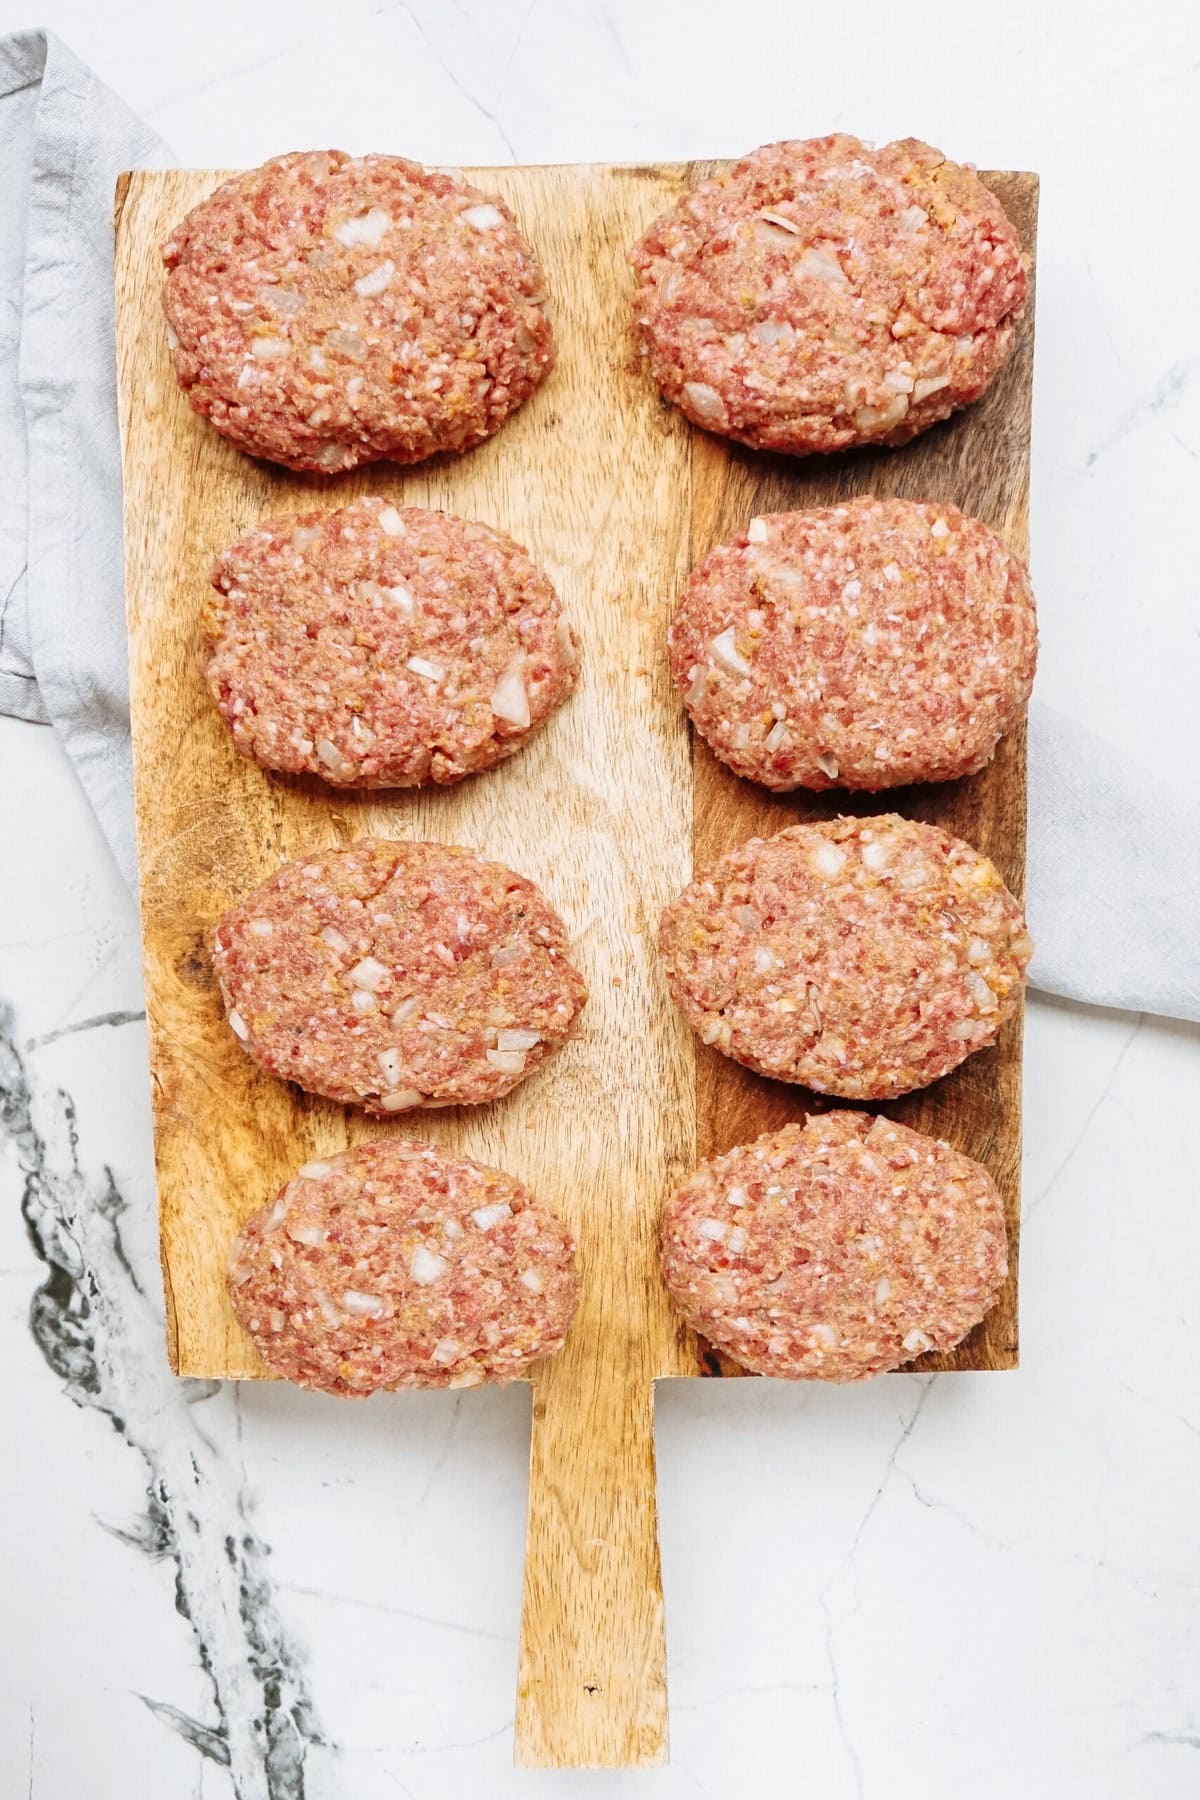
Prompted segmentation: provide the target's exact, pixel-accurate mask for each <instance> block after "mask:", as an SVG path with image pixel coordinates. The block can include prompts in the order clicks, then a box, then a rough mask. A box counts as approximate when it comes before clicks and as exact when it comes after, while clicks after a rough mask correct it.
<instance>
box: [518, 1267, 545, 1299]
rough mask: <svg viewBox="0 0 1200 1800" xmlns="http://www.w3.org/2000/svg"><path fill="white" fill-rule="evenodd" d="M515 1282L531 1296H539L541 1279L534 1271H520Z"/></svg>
mask: <svg viewBox="0 0 1200 1800" xmlns="http://www.w3.org/2000/svg"><path fill="white" fill-rule="evenodd" d="M517 1280H518V1281H519V1282H520V1284H521V1286H522V1287H525V1288H528V1289H529V1291H530V1293H531V1294H540V1293H541V1291H542V1278H541V1276H540V1275H539V1274H538V1272H537V1270H536V1269H532V1268H531V1269H522V1270H521V1273H520V1274H519V1275H518V1276H517Z"/></svg>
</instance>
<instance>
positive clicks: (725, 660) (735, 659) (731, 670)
mask: <svg viewBox="0 0 1200 1800" xmlns="http://www.w3.org/2000/svg"><path fill="white" fill-rule="evenodd" d="M734 635H735V634H734V627H733V626H732V625H730V626H728V627H727V628H726V629H725V630H724V631H720V632H718V633H717V635H716V637H715V638H714V639H713V640H712V643H711V644H710V645H709V654H710V655H711V657H712V659H713V661H714V662H715V663H716V664H717V666H718V668H722V669H724V670H725V672H726V674H727V675H749V674H751V673H752V670H751V667H750V664H749V663H748V662H747V661H746V658H745V657H744V656H743V655H742V653H741V651H740V650H739V649H738V647H737V644H736V643H735V641H734Z"/></svg>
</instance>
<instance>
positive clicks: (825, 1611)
mask: <svg viewBox="0 0 1200 1800" xmlns="http://www.w3.org/2000/svg"><path fill="white" fill-rule="evenodd" d="M916 1379H918V1380H920V1381H921V1384H922V1385H921V1391H920V1393H919V1394H918V1396H917V1399H916V1403H915V1405H914V1406H913V1408H912V1411H911V1412H910V1413H909V1415H908V1418H907V1419H906V1420H905V1421H904V1424H903V1425H902V1427H901V1429H900V1431H899V1433H898V1435H897V1437H896V1439H895V1441H894V1443H893V1444H892V1447H891V1449H890V1451H889V1452H888V1456H887V1460H886V1462H885V1463H884V1466H883V1472H882V1474H881V1475H880V1478H879V1483H878V1485H877V1487H876V1489H875V1492H874V1493H873V1494H872V1496H871V1498H870V1500H869V1502H868V1503H867V1507H866V1510H865V1511H864V1512H863V1515H862V1517H861V1518H860V1519H859V1521H858V1525H857V1526H856V1528H855V1532H854V1536H853V1538H852V1539H851V1541H850V1545H849V1548H848V1549H847V1551H846V1554H845V1555H844V1556H843V1557H842V1559H841V1561H840V1562H839V1564H838V1566H837V1568H836V1569H835V1570H834V1572H833V1574H832V1575H831V1576H830V1578H829V1580H828V1581H827V1582H826V1583H825V1586H824V1587H823V1588H822V1589H821V1593H820V1596H819V1598H820V1606H821V1613H822V1617H823V1618H824V1621H825V1655H826V1659H827V1661H828V1663H829V1684H828V1686H829V1697H830V1703H831V1705H832V1707H833V1717H834V1722H835V1724H836V1725H837V1730H838V1736H839V1738H840V1739H841V1744H842V1748H843V1750H844V1752H845V1755H846V1761H847V1763H848V1764H849V1767H850V1772H851V1774H852V1776H853V1778H854V1783H855V1789H856V1791H857V1793H858V1795H859V1800H862V1797H863V1795H864V1794H865V1791H866V1790H865V1787H864V1784H863V1770H862V1763H861V1761H860V1759H859V1754H858V1750H857V1749H856V1747H855V1743H854V1739H853V1737H852V1736H851V1734H850V1726H849V1722H848V1720H847V1718H846V1711H845V1707H844V1705H843V1703H842V1686H841V1675H840V1672H839V1667H838V1644H837V1624H838V1621H837V1619H836V1618H835V1617H834V1609H833V1602H832V1598H831V1590H832V1589H833V1587H834V1585H835V1584H836V1582H837V1581H838V1579H839V1577H840V1576H841V1575H842V1574H844V1573H845V1572H846V1570H848V1569H853V1568H854V1559H855V1557H856V1556H857V1555H858V1551H859V1546H860V1545H861V1543H862V1540H863V1536H864V1534H865V1532H866V1530H867V1527H868V1526H869V1525H870V1523H871V1520H872V1519H873V1518H874V1517H875V1514H876V1513H877V1511H878V1510H879V1507H880V1505H881V1503H882V1501H883V1497H884V1495H885V1494H886V1492H887V1490H888V1488H889V1487H890V1486H891V1483H892V1479H893V1477H894V1476H895V1475H896V1474H897V1473H898V1472H899V1473H903V1471H898V1469H897V1462H896V1458H897V1457H898V1456H899V1454H900V1452H901V1450H902V1449H903V1448H904V1446H905V1444H907V1442H908V1440H909V1439H910V1438H911V1436H912V1434H913V1432H914V1430H915V1429H916V1425H917V1420H918V1419H919V1418H920V1417H921V1413H922V1412H923V1410H924V1408H925V1403H926V1401H927V1400H928V1399H929V1396H930V1394H931V1393H932V1392H933V1386H934V1383H935V1381H936V1380H937V1376H936V1375H930V1376H926V1377H923V1378H922V1377H916Z"/></svg>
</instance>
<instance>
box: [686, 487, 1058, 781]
mask: <svg viewBox="0 0 1200 1800" xmlns="http://www.w3.org/2000/svg"><path fill="white" fill-rule="evenodd" d="M668 641H669V647H670V661H671V670H672V673H673V674H674V676H675V679H676V681H677V682H678V683H679V686H680V688H681V689H682V691H683V695H684V699H685V702H686V704H687V709H688V711H689V713H690V714H691V716H692V719H693V721H694V723H695V725H696V729H697V730H698V731H699V732H700V733H701V735H702V736H703V737H704V738H706V739H707V741H708V742H709V743H710V744H711V745H712V748H713V749H714V751H715V752H716V754H717V755H718V756H719V757H720V758H721V760H722V761H723V762H727V763H728V764H729V766H730V768H732V769H734V770H735V771H736V772H737V774H739V775H743V776H745V777H746V778H747V780H750V781H760V782H762V783H763V784H764V786H766V787H769V788H777V789H783V790H786V789H789V788H796V787H806V788H830V787H847V788H866V789H868V790H872V791H873V790H875V789H878V788H887V787H898V786H900V785H902V784H903V783H905V782H912V781H951V780H953V779H954V778H955V777H956V776H959V775H969V774H973V773H974V771H975V770H976V769H981V768H983V766H984V764H985V763H986V762H987V761H988V760H989V758H990V757H991V756H992V754H993V752H994V751H995V748H996V745H997V743H998V742H999V740H1000V738H1001V737H1002V735H1003V734H1004V732H1006V731H1007V730H1008V729H1009V728H1010V727H1011V726H1012V725H1013V724H1014V723H1015V722H1016V721H1017V719H1019V718H1020V717H1021V715H1022V713H1023V711H1024V707H1025V703H1026V701H1027V700H1028V698H1029V690H1030V688H1031V687H1032V685H1033V671H1034V666H1035V663H1036V661H1037V614H1036V610H1035V608H1034V603H1033V595H1032V593H1031V592H1030V589H1029V581H1028V578H1027V576H1026V574H1025V570H1024V569H1023V567H1022V566H1021V564H1020V562H1019V561H1018V560H1017V558H1016V557H1015V556H1014V555H1013V554H1012V552H1011V551H1010V550H1009V549H1008V548H1007V547H1006V546H1005V545H1004V544H1003V543H1002V542H1001V540H1000V539H999V538H998V537H997V536H996V534H995V532H994V531H990V530H989V529H988V527H987V526H986V525H983V524H981V523H980V521H979V520H978V519H968V518H965V517H964V516H963V514H962V513H960V512H959V511H958V509H957V507H954V506H948V505H944V504H941V503H940V502H939V503H937V504H933V503H930V502H923V501H916V500H875V499H872V498H871V497H870V496H868V497H866V498H864V499H861V500H851V501H847V502H846V504H845V505H844V506H833V507H829V508H827V509H826V510H824V511H821V512H792V513H771V514H768V515H767V516H766V517H764V518H758V519H751V521H750V524H749V526H748V527H747V529H746V530H745V531H744V532H743V533H742V535H741V536H740V537H738V538H737V539H736V540H735V541H734V542H733V543H731V544H722V545H720V546H719V547H718V548H717V549H716V550H714V551H713V552H712V554H711V555H710V556H708V557H706V559H705V560H704V562H702V563H701V565H700V567H699V568H698V569H696V570H695V572H694V573H693V575H692V577H691V580H690V581H689V582H688V584H687V586H686V588H685V589H684V592H683V596H682V598H681V600H680V603H679V607H678V610H677V611H676V614H675V618H674V620H673V622H672V625H671V629H670V633H669V640H668Z"/></svg>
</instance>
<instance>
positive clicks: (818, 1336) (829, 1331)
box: [808, 1323, 838, 1350]
mask: <svg viewBox="0 0 1200 1800" xmlns="http://www.w3.org/2000/svg"><path fill="white" fill-rule="evenodd" d="M808 1335H809V1337H810V1338H811V1339H812V1341H813V1343H814V1344H816V1345H818V1346H819V1347H820V1348H821V1349H822V1350H836V1349H837V1341H838V1334H837V1332H836V1331H835V1330H834V1329H833V1326H832V1325H825V1324H823V1323H822V1324H817V1325H814V1326H813V1327H812V1329H811V1331H810V1332H809V1334H808Z"/></svg>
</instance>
